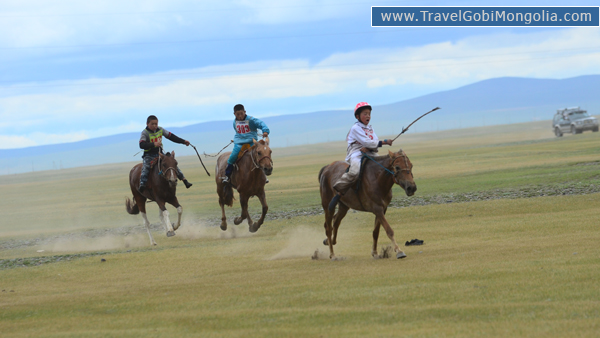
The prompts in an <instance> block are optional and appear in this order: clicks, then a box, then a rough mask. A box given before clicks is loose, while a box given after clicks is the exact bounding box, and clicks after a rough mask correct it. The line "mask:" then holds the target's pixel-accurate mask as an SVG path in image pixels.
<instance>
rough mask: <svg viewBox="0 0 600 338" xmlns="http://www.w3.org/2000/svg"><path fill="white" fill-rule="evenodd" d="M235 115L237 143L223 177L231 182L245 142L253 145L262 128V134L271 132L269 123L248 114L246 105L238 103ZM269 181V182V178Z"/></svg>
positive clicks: (234, 110)
mask: <svg viewBox="0 0 600 338" xmlns="http://www.w3.org/2000/svg"><path fill="white" fill-rule="evenodd" d="M233 115H235V120H234V121H233V129H234V130H235V136H234V138H233V143H234V144H235V145H234V147H233V150H232V151H231V155H230V156H229V159H228V160H227V168H226V169H225V177H223V178H222V179H223V181H222V182H224V183H226V182H229V180H230V179H231V173H232V172H233V165H234V164H235V161H237V158H238V155H239V153H240V150H241V149H242V146H243V145H244V144H249V145H251V146H252V145H253V140H256V139H257V138H258V135H257V134H256V130H257V129H260V130H261V131H262V136H263V137H267V136H268V135H269V133H270V131H269V127H267V125H266V124H265V123H264V122H263V121H261V120H259V119H257V118H255V117H252V116H248V115H246V110H245V109H244V106H243V105H241V104H236V105H235V106H234V107H233ZM267 182H269V181H268V180H267Z"/></svg>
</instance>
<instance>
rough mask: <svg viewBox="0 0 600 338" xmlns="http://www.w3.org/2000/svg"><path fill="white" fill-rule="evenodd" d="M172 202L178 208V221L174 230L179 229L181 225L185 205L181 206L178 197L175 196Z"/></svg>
mask: <svg viewBox="0 0 600 338" xmlns="http://www.w3.org/2000/svg"><path fill="white" fill-rule="evenodd" d="M170 203H171V205H173V206H174V207H175V208H177V223H176V224H175V225H173V230H177V229H179V227H180V226H181V214H183V207H182V206H181V204H179V201H178V200H177V197H174V198H173V200H172V201H171V202H170Z"/></svg>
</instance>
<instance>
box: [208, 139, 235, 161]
mask: <svg viewBox="0 0 600 338" xmlns="http://www.w3.org/2000/svg"><path fill="white" fill-rule="evenodd" d="M232 143H233V140H231V142H229V143H228V144H227V145H226V146H224V147H223V149H221V150H219V152H218V153H216V154H215V155H209V154H207V153H204V157H217V156H219V154H220V153H221V152H222V151H223V150H225V148H227V147H229V146H230V145H231V144H232Z"/></svg>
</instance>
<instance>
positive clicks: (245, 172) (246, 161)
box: [237, 148, 260, 178]
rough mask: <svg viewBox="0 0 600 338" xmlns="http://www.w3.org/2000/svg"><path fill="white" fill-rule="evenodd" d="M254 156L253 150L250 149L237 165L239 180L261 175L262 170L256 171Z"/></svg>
mask: <svg viewBox="0 0 600 338" xmlns="http://www.w3.org/2000/svg"><path fill="white" fill-rule="evenodd" d="M253 156H254V155H253V154H252V148H250V149H248V151H247V152H246V154H244V155H243V156H242V158H240V160H239V161H238V163H237V166H238V168H237V169H238V170H237V172H238V173H237V175H238V178H241V177H250V176H251V175H257V174H259V173H260V170H259V171H258V172H257V171H256V170H254V169H256V165H255V164H254V163H255V160H254V159H253Z"/></svg>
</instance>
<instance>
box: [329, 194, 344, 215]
mask: <svg viewBox="0 0 600 338" xmlns="http://www.w3.org/2000/svg"><path fill="white" fill-rule="evenodd" d="M340 198H342V195H341V194H340V193H339V192H338V193H337V194H335V196H333V198H332V199H331V202H329V207H328V209H329V212H334V211H335V207H336V206H337V205H338V202H339V201H340Z"/></svg>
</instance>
